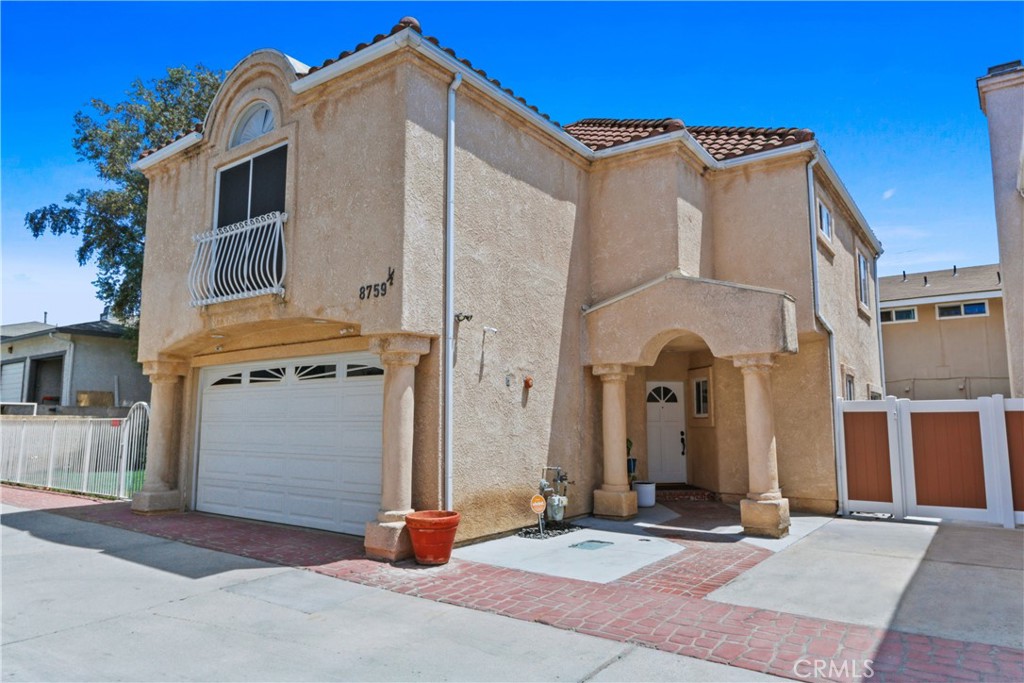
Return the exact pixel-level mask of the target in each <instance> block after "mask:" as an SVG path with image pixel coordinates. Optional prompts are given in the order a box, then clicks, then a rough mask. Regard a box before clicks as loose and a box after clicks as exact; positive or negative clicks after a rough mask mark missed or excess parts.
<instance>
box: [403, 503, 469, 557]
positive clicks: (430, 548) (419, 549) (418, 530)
mask: <svg viewBox="0 0 1024 683" xmlns="http://www.w3.org/2000/svg"><path fill="white" fill-rule="evenodd" d="M461 518H462V516H461V515H460V514H459V513H458V512H455V511H454V510H423V511H420V512H410V513H409V514H407V515H406V516H405V528H406V529H408V530H409V539H410V540H411V541H412V551H413V554H414V555H415V556H416V562H417V563H418V564H429V565H436V564H447V563H448V560H449V559H451V556H452V546H453V545H454V544H455V532H456V530H457V529H458V528H459V520H460V519H461Z"/></svg>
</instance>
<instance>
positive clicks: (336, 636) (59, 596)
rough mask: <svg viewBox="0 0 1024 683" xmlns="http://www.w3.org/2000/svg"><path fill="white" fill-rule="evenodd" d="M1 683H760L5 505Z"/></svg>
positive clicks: (706, 665) (754, 677)
mask: <svg viewBox="0 0 1024 683" xmlns="http://www.w3.org/2000/svg"><path fill="white" fill-rule="evenodd" d="M2 512H3V518H2V521H3V537H2V549H3V553H2V575H3V576H2V588H3V607H2V617H3V633H2V640H3V644H2V664H0V668H2V674H3V680H4V681H115V680H131V681H137V680H147V681H148V680H153V681H158V680H190V681H291V680H301V681H319V680H332V681H333V680H353V681H442V680H444V681H489V680H494V681H503V680H522V681H535V680H536V681H549V680H550V681H554V680H574V681H683V680H691V681H710V680H714V681H769V680H781V679H777V678H773V677H770V676H765V675H761V674H757V673H754V672H752V671H746V670H743V669H736V668H732V667H729V666H725V665H723V664H716V663H713V662H705V661H699V660H696V659H691V658H688V657H682V656H679V655H674V654H668V653H665V652H659V651H657V650H652V649H647V648H643V647H637V646H636V645H632V644H627V643H622V642H616V641H612V640H607V639H604V638H596V637H592V636H586V635H582V634H578V633H573V632H571V631H565V630H560V629H555V628H552V627H549V626H543V625H541V624H537V623H530V622H526V621H520V620H516V619H510V618H507V617H502V616H498V615H495V614H488V613H484V612H478V611H474V610H470V609H465V608H460V607H455V606H452V605H446V604H442V603H439V602H434V601H430V600H422V599H418V598H414V597H409V596H405V595H399V594H397V593H392V592H388V591H385V590H381V589H379V588H371V587H367V586H362V585H358V584H355V583H350V582H347V581H339V580H337V579H334V578H330V577H328V576H323V575H320V574H315V573H312V572H309V571H304V570H300V569H291V568H286V567H281V566H278V565H272V564H267V563H264V562H260V561H257V560H252V559H247V558H244V557H239V556H236V555H230V554H226V553H221V552H216V551H212V550H206V549H203V548H197V547H194V546H190V545H185V544H182V543H178V542H175V541H169V540H166V539H162V538H157V537H153V536H148V535H144V534H139V533H134V532H131V531H125V530H121V529H116V528H112V527H108V526H103V525H99V524H92V523H88V522H83V521H79V520H75V519H70V518H68V517H64V516H60V515H55V514H51V513H47V512H38V511H25V510H21V509H18V508H14V507H11V506H8V505H4V506H3V508H2Z"/></svg>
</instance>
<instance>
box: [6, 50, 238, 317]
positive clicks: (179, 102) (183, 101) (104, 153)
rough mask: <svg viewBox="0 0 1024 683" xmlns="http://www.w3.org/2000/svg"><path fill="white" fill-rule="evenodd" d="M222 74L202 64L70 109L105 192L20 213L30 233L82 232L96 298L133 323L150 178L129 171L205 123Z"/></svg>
mask: <svg viewBox="0 0 1024 683" xmlns="http://www.w3.org/2000/svg"><path fill="white" fill-rule="evenodd" d="M223 77H224V74H223V72H220V71H212V70H210V69H207V68H206V67H205V66H202V65H201V64H200V65H197V66H196V67H195V68H192V69H189V68H188V67H185V66H181V67H175V68H170V69H167V76H166V77H165V78H160V79H154V80H151V81H149V82H148V83H144V82H143V81H142V80H141V79H136V80H135V81H133V82H132V84H131V87H129V89H128V90H127V92H126V93H125V95H126V96H127V99H125V100H124V101H123V102H119V103H117V104H113V105H111V104H107V103H106V102H104V101H103V100H99V99H95V100H92V101H91V102H90V103H89V105H90V107H91V108H92V111H91V112H89V113H85V112H82V111H79V112H77V113H76V114H75V137H74V139H73V140H72V145H74V148H75V150H76V151H77V152H78V159H79V161H87V162H89V163H91V164H92V165H93V166H94V167H95V169H96V173H97V175H98V176H99V179H100V180H101V181H103V186H102V189H98V190H89V189H82V190H78V191H77V192H72V193H71V194H69V195H67V196H66V197H65V198H64V203H63V204H50V205H48V206H44V207H42V208H39V209H36V210H35V211H31V212H29V213H28V214H26V215H25V227H26V228H28V229H29V230H31V231H32V234H33V235H34V236H35V237H39V236H40V235H42V234H44V233H47V232H49V233H52V234H54V235H64V234H71V235H80V236H81V237H82V244H81V246H80V247H79V248H78V254H77V255H78V263H79V264H80V265H85V264H86V263H88V262H89V261H91V260H93V259H95V262H96V266H97V270H98V272H99V276H98V278H97V279H96V280H95V281H94V282H93V284H94V285H95V286H96V292H97V295H98V296H99V298H100V299H101V300H102V301H103V302H104V303H105V304H107V305H108V306H110V311H111V313H113V314H114V315H115V316H117V317H119V318H121V319H122V320H126V321H134V320H136V319H137V317H138V314H139V304H140V302H141V296H142V252H143V248H144V246H145V242H146V202H147V197H148V190H149V183H148V182H147V181H146V178H145V176H143V175H142V173H140V172H138V171H133V170H132V169H131V165H132V163H134V162H135V161H136V160H137V159H138V158H139V155H140V154H141V153H142V152H143V151H145V150H147V149H152V148H156V147H161V146H163V145H166V144H167V143H168V142H170V141H171V140H173V138H174V136H175V135H176V134H177V133H180V132H182V131H187V130H190V129H191V128H193V127H194V126H195V124H196V123H197V122H200V121H202V120H203V118H204V117H205V116H206V112H207V110H208V109H209V107H210V103H211V102H212V101H213V96H214V95H215V94H216V93H217V89H218V88H219V87H220V84H221V81H222V80H223Z"/></svg>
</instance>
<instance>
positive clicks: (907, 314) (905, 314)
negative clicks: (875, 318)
mask: <svg viewBox="0 0 1024 683" xmlns="http://www.w3.org/2000/svg"><path fill="white" fill-rule="evenodd" d="M879 316H880V317H881V319H882V323H883V324H886V325H888V324H890V323H916V322H917V306H908V307H906V308H887V309H885V310H883V311H881V313H879Z"/></svg>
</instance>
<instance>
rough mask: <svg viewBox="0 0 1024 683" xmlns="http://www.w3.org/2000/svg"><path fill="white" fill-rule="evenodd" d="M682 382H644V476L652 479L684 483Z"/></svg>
mask: <svg viewBox="0 0 1024 683" xmlns="http://www.w3.org/2000/svg"><path fill="white" fill-rule="evenodd" d="M685 395H686V383H685V382H648V383H647V476H648V478H649V479H650V480H651V481H655V482H664V483H673V484H680V483H685V482H686V411H685V410H684V406H683V398H684V396H685Z"/></svg>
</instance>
